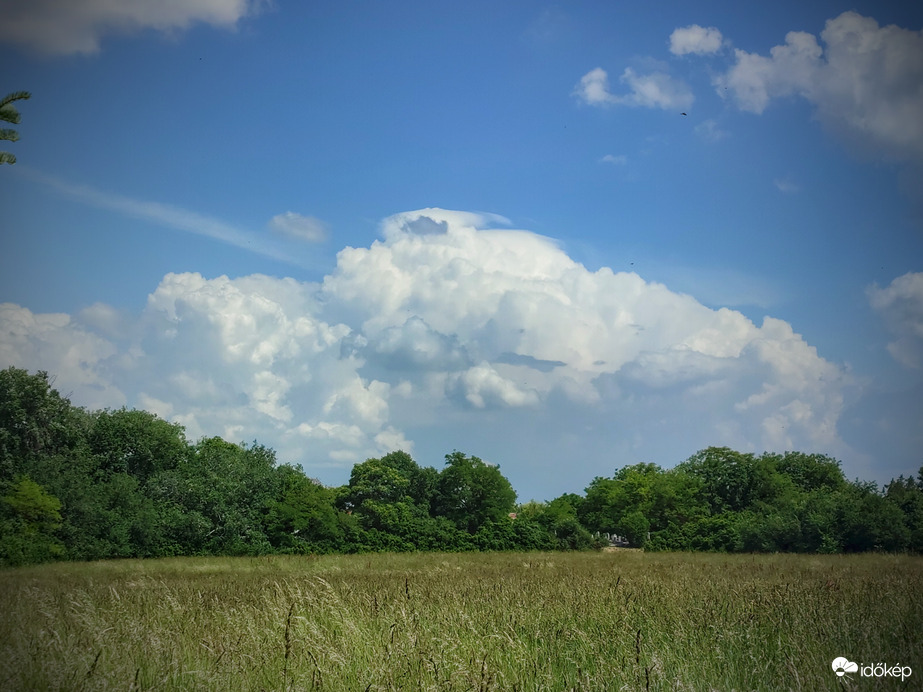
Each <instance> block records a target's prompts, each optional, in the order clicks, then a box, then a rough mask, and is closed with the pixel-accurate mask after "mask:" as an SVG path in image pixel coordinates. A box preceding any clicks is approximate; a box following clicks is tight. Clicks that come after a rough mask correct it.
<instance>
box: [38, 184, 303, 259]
mask: <svg viewBox="0 0 923 692" xmlns="http://www.w3.org/2000/svg"><path fill="white" fill-rule="evenodd" d="M23 173H25V174H26V175H28V176H29V177H30V178H33V179H35V180H38V181H40V182H42V183H44V184H45V185H48V186H49V187H51V188H53V189H55V190H57V191H58V192H60V193H62V194H65V195H67V196H68V197H71V198H73V199H75V200H77V201H78V202H81V203H82V204H86V205H88V206H91V207H97V208H98V209H107V210H110V211H115V212H119V213H122V214H125V215H126V216H131V217H133V218H136V219H142V220H144V221H150V222H153V223H156V224H159V225H161V226H166V227H168V228H173V229H175V230H178V231H185V232H187V233H194V234H195V235H201V236H205V237H207V238H212V239H214V240H217V241H220V242H222V243H227V244H228V245H233V246H235V247H238V248H241V249H244V250H247V251H249V252H255V253H257V254H259V255H263V256H265V257H270V258H272V259H275V260H280V261H282V262H286V263H288V264H294V265H297V266H303V263H302V262H301V261H300V259H299V258H298V257H297V255H295V254H293V253H292V252H290V251H286V250H285V249H284V248H282V247H279V246H278V245H277V244H275V243H272V242H271V241H270V240H268V239H267V238H266V237H265V236H260V235H257V234H255V233H251V232H249V231H246V230H243V229H241V228H238V227H236V226H232V225H231V224H228V223H225V222H224V221H220V220H218V219H214V218H212V217H210V216H205V215H204V214H199V213H198V212H194V211H190V210H188V209H183V208H181V207H175V206H172V205H169V204H162V203H160V202H149V201H145V200H139V199H134V198H131V197H125V196H124V195H118V194H114V193H111V192H103V191H102V190H97V189H96V188H93V187H90V186H89V185H78V184H74V183H69V182H66V181H63V180H60V179H58V178H54V177H51V176H47V175H44V174H41V173H37V172H35V171H28V172H27V171H23Z"/></svg>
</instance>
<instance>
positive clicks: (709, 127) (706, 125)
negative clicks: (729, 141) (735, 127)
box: [695, 118, 728, 142]
mask: <svg viewBox="0 0 923 692" xmlns="http://www.w3.org/2000/svg"><path fill="white" fill-rule="evenodd" d="M695 133H696V134H697V135H698V136H699V137H701V138H702V139H704V140H705V141H706V142H717V141H719V140H722V139H724V138H725V137H727V136H728V133H727V132H726V131H724V130H722V129H721V128H720V127H718V123H717V122H715V121H714V120H712V119H711V118H709V119H708V120H703V121H702V122H700V123H699V124H698V125H696V126H695Z"/></svg>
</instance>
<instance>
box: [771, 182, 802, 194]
mask: <svg viewBox="0 0 923 692" xmlns="http://www.w3.org/2000/svg"><path fill="white" fill-rule="evenodd" d="M772 184H773V185H775V186H776V188H777V189H778V190H779V192H782V193H784V194H786V195H791V194H794V193H796V192H800V191H801V187H799V186H798V185H796V184H795V183H793V182H792V181H791V180H790V179H789V178H776V179H775V180H773V181H772Z"/></svg>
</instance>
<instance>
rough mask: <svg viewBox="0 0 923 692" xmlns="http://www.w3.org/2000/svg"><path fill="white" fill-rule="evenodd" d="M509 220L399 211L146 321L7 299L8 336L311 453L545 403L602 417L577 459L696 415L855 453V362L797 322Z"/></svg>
mask: <svg viewBox="0 0 923 692" xmlns="http://www.w3.org/2000/svg"><path fill="white" fill-rule="evenodd" d="M498 222H499V223H503V222H505V220H503V219H502V218H501V217H488V216H485V215H478V214H470V213H460V212H450V211H445V210H439V209H426V210H421V211H416V212H409V213H404V214H398V215H396V216H393V217H391V218H389V219H387V220H386V221H385V222H384V223H383V233H382V238H381V239H380V240H378V241H376V242H374V243H373V244H372V245H371V246H370V247H364V248H346V249H344V250H342V251H341V252H340V253H339V255H338V258H337V266H336V269H335V270H334V271H333V272H332V273H331V274H330V275H328V276H327V277H326V278H325V279H324V281H323V282H322V283H320V284H308V283H302V282H298V281H295V280H293V279H279V278H272V277H268V276H260V275H255V276H249V277H243V278H238V279H229V278H227V277H217V278H205V277H202V276H200V275H198V274H194V273H187V274H170V275H167V276H166V277H164V279H163V280H162V281H161V283H160V285H159V286H158V287H156V289H155V290H154V291H153V293H152V294H151V295H150V296H149V299H148V303H147V307H146V308H145V310H144V311H143V313H142V314H141V315H138V316H134V317H131V316H125V315H118V314H116V313H115V312H114V311H112V310H111V309H109V308H106V306H100V305H97V306H94V307H93V308H92V309H89V310H87V311H84V312H83V313H81V314H79V315H77V316H74V317H68V316H66V315H60V316H54V315H33V314H32V313H30V312H29V311H28V310H26V309H25V308H21V307H18V306H13V305H6V306H4V307H3V310H0V321H2V322H3V324H2V325H0V335H2V336H0V354H2V356H3V360H4V361H5V363H6V364H12V365H17V366H19V367H28V368H31V369H37V368H41V369H45V370H48V371H50V372H55V373H57V375H58V382H57V384H58V386H59V388H60V389H61V390H62V391H64V392H73V393H74V398H75V401H76V402H77V403H87V404H88V405H93V406H101V405H110V406H118V405H121V404H123V403H128V405H133V406H141V407H145V408H148V409H149V410H153V411H155V412H157V413H159V414H160V415H162V416H164V417H167V418H170V419H172V420H175V421H178V422H181V423H183V424H184V425H186V426H187V430H188V431H189V434H190V436H191V437H197V436H199V435H203V434H209V435H212V434H218V435H223V436H225V437H228V438H230V439H232V440H240V439H245V440H249V439H254V438H256V439H259V440H260V441H261V442H264V443H266V444H268V445H270V446H272V447H274V448H276V449H277V450H278V451H279V453H280V457H281V458H282V459H283V460H286V461H297V462H304V463H305V464H307V465H308V466H320V465H324V464H328V465H329V464H334V465H337V464H339V465H348V464H351V463H354V462H356V461H361V460H362V459H363V458H366V457H367V456H371V455H377V454H382V453H385V452H387V451H390V450H392V449H396V448H404V449H412V445H413V442H414V438H415V437H418V436H424V435H426V434H427V433H426V428H427V425H430V424H432V425H434V426H436V425H441V424H445V421H452V420H457V421H463V422H462V423H459V425H469V426H474V427H470V428H469V429H468V433H466V434H471V435H476V433H475V432H474V431H476V430H477V429H478V425H480V423H483V422H486V421H492V422H496V421H498V420H499V421H509V435H510V437H511V438H513V439H515V438H516V436H517V435H518V434H520V432H517V429H516V425H518V424H519V423H517V422H516V421H519V422H520V423H521V422H522V421H523V420H526V419H528V418H530V417H537V418H541V419H543V420H550V421H559V422H560V423H559V425H557V426H554V425H550V426H548V429H547V430H543V431H542V432H540V433H539V435H540V436H541V435H544V436H545V438H547V439H545V438H543V441H546V442H547V443H548V444H549V445H551V444H556V443H557V441H559V440H561V439H564V438H565V437H567V436H568V435H571V434H574V433H575V431H572V430H568V429H567V427H566V426H567V425H569V423H567V422H566V421H568V420H571V421H572V420H574V417H575V416H577V417H578V418H579V419H580V421H581V422H580V425H582V426H583V425H585V426H589V427H593V426H595V428H594V429H595V430H596V432H594V433H592V436H593V437H595V438H601V439H603V440H604V441H603V443H602V445H600V440H599V439H593V440H591V439H590V436H588V435H589V434H583V433H581V434H582V435H583V437H580V438H579V439H577V441H575V442H573V445H574V448H573V451H574V454H576V455H580V454H589V452H588V451H587V450H588V449H590V448H591V447H592V448H594V449H598V448H599V447H600V446H602V447H605V446H606V445H607V444H609V442H608V440H610V438H611V439H612V440H616V439H618V440H623V441H624V440H626V439H630V440H631V445H632V447H633V449H635V450H636V451H637V452H638V454H642V455H644V454H647V455H648V458H650V456H651V455H652V454H653V453H652V452H650V450H652V449H655V448H657V449H659V448H660V447H658V445H660V444H661V443H662V441H663V438H664V435H665V431H667V430H669V431H671V434H676V435H677V437H681V436H682V431H683V430H687V429H692V427H694V429H695V431H696V435H697V437H696V439H695V441H694V442H693V441H690V440H684V439H677V440H676V447H677V448H678V449H681V450H682V451H683V453H685V454H688V453H691V451H694V450H695V449H696V448H698V447H693V446H692V445H693V444H695V445H698V444H699V443H700V442H703V441H704V442H705V443H706V444H707V443H717V444H729V445H734V446H737V447H738V448H746V449H757V450H762V449H767V448H768V449H789V448H795V447H797V448H806V449H819V450H821V451H829V452H836V451H838V450H841V449H842V445H841V444H840V442H839V438H838V435H837V430H836V425H837V421H838V418H839V415H840V412H841V409H842V407H843V401H844V393H845V392H846V391H847V390H848V389H849V385H850V383H849V380H848V377H847V376H846V375H845V374H844V373H843V372H842V371H841V370H840V369H839V368H838V367H837V366H835V365H833V364H831V363H829V362H828V361H826V360H824V359H823V358H821V357H820V356H818V354H817V352H816V351H815V349H814V348H813V347H811V346H810V345H808V344H807V343H805V341H804V340H803V339H802V338H801V337H800V336H799V335H797V334H795V333H793V331H792V329H791V327H790V326H789V325H788V324H787V323H785V322H783V321H781V320H778V319H773V318H769V317H767V318H766V319H765V320H764V321H763V323H762V324H761V325H759V326H757V325H755V324H753V323H752V322H751V321H750V320H748V319H747V318H746V317H745V316H743V315H742V314H741V313H739V312H736V311H733V310H729V309H720V310H713V309H710V308H707V307H705V306H703V305H702V304H700V303H699V302H697V301H696V300H695V298H693V297H691V296H689V295H683V294H678V293H675V292H673V291H671V290H670V289H669V288H667V287H666V286H663V285H661V284H656V283H650V282H647V281H645V280H644V279H642V278H641V277H640V276H638V275H636V274H634V273H624V272H620V273H615V272H613V271H611V270H610V269H608V268H603V269H600V270H599V271H595V272H591V271H588V270H587V269H586V268H585V267H584V266H582V265H581V264H579V263H577V262H575V261H574V260H572V259H571V258H570V257H569V256H568V255H567V254H566V253H565V252H564V251H563V250H562V249H561V248H560V247H559V246H558V245H557V244H556V243H555V242H554V241H553V240H551V239H549V238H546V237H542V236H539V235H536V234H534V233H531V232H528V231H519V230H510V229H507V228H501V229H497V228H491V225H494V224H497V223H498ZM523 414H526V415H525V417H524V416H523ZM464 421H466V422H464ZM479 421H480V423H479ZM533 437H534V433H533ZM533 442H536V440H533ZM539 442H541V441H539ZM613 444H614V442H613ZM620 444H621V443H620ZM581 445H583V447H581ZM681 458H682V456H678V457H676V458H675V459H674V460H679V459H681ZM606 463H608V462H606ZM591 475H592V474H591ZM588 477H591V476H588Z"/></svg>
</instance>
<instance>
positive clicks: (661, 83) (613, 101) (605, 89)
mask: <svg viewBox="0 0 923 692" xmlns="http://www.w3.org/2000/svg"><path fill="white" fill-rule="evenodd" d="M619 81H620V82H622V83H623V84H625V85H626V86H627V87H628V89H629V93H627V94H622V95H619V94H614V93H612V91H611V89H610V87H609V75H608V73H607V72H606V71H605V70H604V69H602V68H601V67H597V68H596V69H593V70H590V71H589V72H587V73H586V74H585V75H583V77H581V78H580V82H579V83H578V84H577V86H576V87H575V88H574V95H575V96H576V97H577V98H579V99H580V100H581V101H583V102H584V103H586V104H588V105H590V106H613V105H623V106H640V107H644V108H662V109H664V110H669V109H671V108H688V107H689V106H691V105H692V102H693V101H694V97H693V95H692V91H691V90H690V89H689V87H688V86H687V85H686V84H685V83H684V82H682V81H681V80H678V79H675V78H673V77H671V76H670V75H669V74H667V73H666V72H663V71H659V70H658V71H654V72H649V73H646V74H639V73H637V72H635V70H633V69H632V68H630V67H626V68H625V71H624V72H622V76H621V77H620V78H619Z"/></svg>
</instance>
